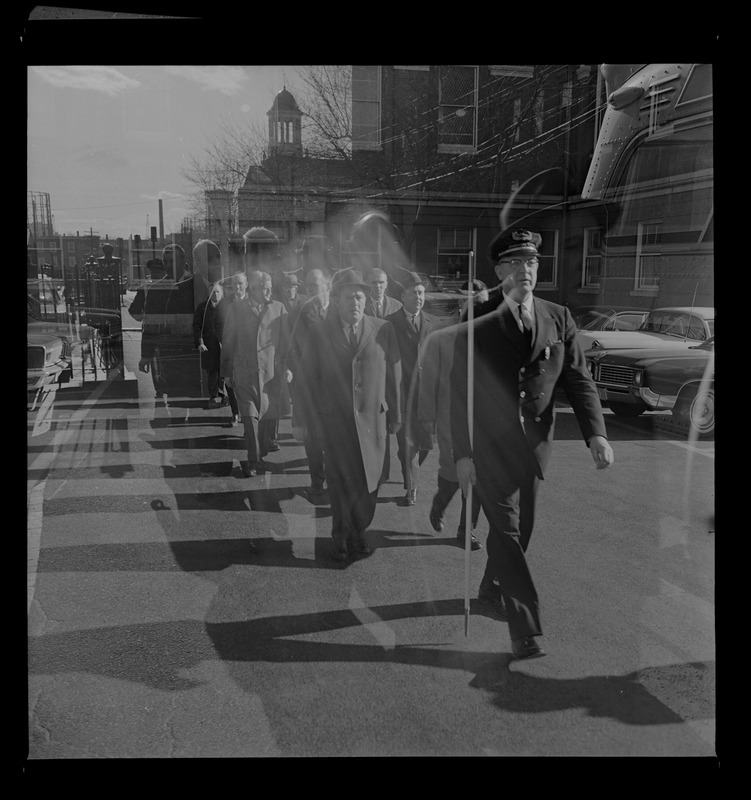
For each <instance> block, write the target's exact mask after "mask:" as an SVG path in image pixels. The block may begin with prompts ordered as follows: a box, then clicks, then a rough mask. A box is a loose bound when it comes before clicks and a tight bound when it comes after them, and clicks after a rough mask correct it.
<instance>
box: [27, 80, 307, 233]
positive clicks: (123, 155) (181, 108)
mask: <svg viewBox="0 0 751 800" xmlns="http://www.w3.org/2000/svg"><path fill="white" fill-rule="evenodd" d="M297 69H298V68H297V67H295V66H278V65H270V66H258V65H254V66H216V65H212V66H201V65H192V66H169V65H159V66H115V65H106V66H104V65H102V66H94V65H87V66H43V65H33V66H28V68H27V77H28V83H27V101H28V103H27V105H28V107H27V111H28V128H27V189H28V190H29V191H35V192H47V193H48V194H49V195H50V204H51V207H52V215H53V222H54V227H55V230H56V232H58V233H62V234H75V233H76V231H78V232H80V233H81V234H82V235H83V233H84V231H87V232H88V231H91V230H93V232H94V234H96V233H98V234H99V235H100V236H101V237H104V236H105V235H108V236H109V238H110V239H113V238H117V237H118V236H122V237H124V238H128V237H129V236H131V235H134V234H139V235H140V236H142V237H146V238H147V237H148V236H149V227H150V226H152V225H156V226H158V225H159V202H158V201H159V199H161V200H162V201H163V202H162V205H163V210H164V230H165V233H167V234H168V233H172V232H179V230H180V223H181V221H182V219H183V218H184V217H186V216H192V215H193V214H194V213H195V212H194V206H193V205H192V204H191V202H190V197H191V195H193V194H195V191H196V187H195V186H193V185H192V184H191V183H190V182H189V181H188V180H187V179H186V178H185V177H184V176H183V172H184V170H185V169H186V168H187V167H188V165H189V162H190V157H191V156H196V157H199V158H200V157H201V154H202V152H203V151H204V148H205V147H206V146H207V144H208V143H209V142H211V141H212V139H214V140H216V138H217V137H218V136H220V135H221V125H222V122H226V123H229V124H232V125H242V126H245V125H246V124H255V125H261V126H262V128H263V129H264V130H265V129H266V126H267V120H268V118H267V116H266V112H267V111H268V110H269V108H270V107H271V105H272V103H273V100H274V97H275V95H276V94H277V93H278V92H280V91H281V90H282V88H284V86H285V85H286V87H287V89H289V90H290V91H291V92H292V93H293V94H294V93H295V89H296V87H297V86H300V85H301V81H300V79H299V77H298V76H297Z"/></svg>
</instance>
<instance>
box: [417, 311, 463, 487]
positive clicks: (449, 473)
mask: <svg viewBox="0 0 751 800" xmlns="http://www.w3.org/2000/svg"><path fill="white" fill-rule="evenodd" d="M459 330H460V326H459V325H449V326H447V327H443V328H439V329H438V330H434V331H433V332H432V333H431V334H430V336H429V337H428V338H427V340H426V341H425V344H424V346H423V347H422V349H421V351H420V383H419V386H418V394H417V418H418V420H419V421H420V423H422V422H423V421H425V422H428V423H431V424H432V425H434V426H435V429H436V441H437V442H438V474H439V475H440V476H441V477H442V478H444V479H445V480H447V481H452V482H453V483H456V481H457V477H456V466H455V464H454V457H453V450H452V448H451V391H452V386H453V384H452V382H451V367H452V364H453V363H454V341H455V339H456V334H457V333H458V332H459Z"/></svg>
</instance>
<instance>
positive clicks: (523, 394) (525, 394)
mask: <svg viewBox="0 0 751 800" xmlns="http://www.w3.org/2000/svg"><path fill="white" fill-rule="evenodd" d="M526 396H527V393H526V392H519V397H526Z"/></svg>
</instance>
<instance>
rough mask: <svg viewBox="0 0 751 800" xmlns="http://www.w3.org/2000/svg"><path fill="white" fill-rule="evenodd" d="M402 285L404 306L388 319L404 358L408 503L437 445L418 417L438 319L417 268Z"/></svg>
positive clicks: (402, 450) (402, 445)
mask: <svg viewBox="0 0 751 800" xmlns="http://www.w3.org/2000/svg"><path fill="white" fill-rule="evenodd" d="M400 285H401V299H402V307H401V308H400V309H399V310H398V311H395V312H394V313H393V314H389V315H388V316H387V317H386V319H387V320H388V322H390V323H391V324H392V325H393V326H394V331H395V332H396V339H397V341H398V342H399V352H400V353H401V361H402V388H401V396H402V422H403V424H402V427H401V428H400V429H399V432H398V433H397V434H396V441H397V445H398V448H399V449H398V454H399V463H400V464H401V467H402V478H403V481H404V489H405V490H406V494H405V495H404V504H405V505H407V506H413V505H414V504H415V502H416V500H417V487H418V477H419V469H420V466H421V465H422V463H423V461H425V458H426V457H427V455H428V453H429V452H430V450H432V448H433V437H432V436H431V435H430V434H429V433H428V432H427V431H426V430H425V428H424V427H423V426H422V425H421V424H420V423H419V421H418V419H417V397H418V393H419V389H420V356H421V352H422V349H423V347H424V345H425V342H426V341H427V339H428V336H429V335H430V334H431V333H432V331H433V330H434V329H435V328H436V326H437V324H438V322H437V320H436V319H435V318H434V317H432V316H430V314H426V313H425V312H424V311H423V310H422V309H423V306H424V305H425V281H424V280H423V279H422V278H421V277H420V276H419V275H418V274H417V273H416V272H407V273H405V275H404V277H403V279H402V280H400Z"/></svg>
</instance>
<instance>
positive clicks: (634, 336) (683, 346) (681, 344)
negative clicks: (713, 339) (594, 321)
mask: <svg viewBox="0 0 751 800" xmlns="http://www.w3.org/2000/svg"><path fill="white" fill-rule="evenodd" d="M576 336H577V338H578V340H579V342H580V343H581V346H582V349H583V350H584V351H585V352H586V351H588V350H591V349H592V347H593V345H594V343H595V342H599V347H598V348H595V349H601V350H642V349H650V350H651V349H655V350H657V349H661V350H687V349H688V348H689V347H694V346H695V345H697V344H699V342H698V341H697V340H696V339H679V338H678V337H677V336H671V335H670V334H667V333H655V332H653V331H577V334H576Z"/></svg>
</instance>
